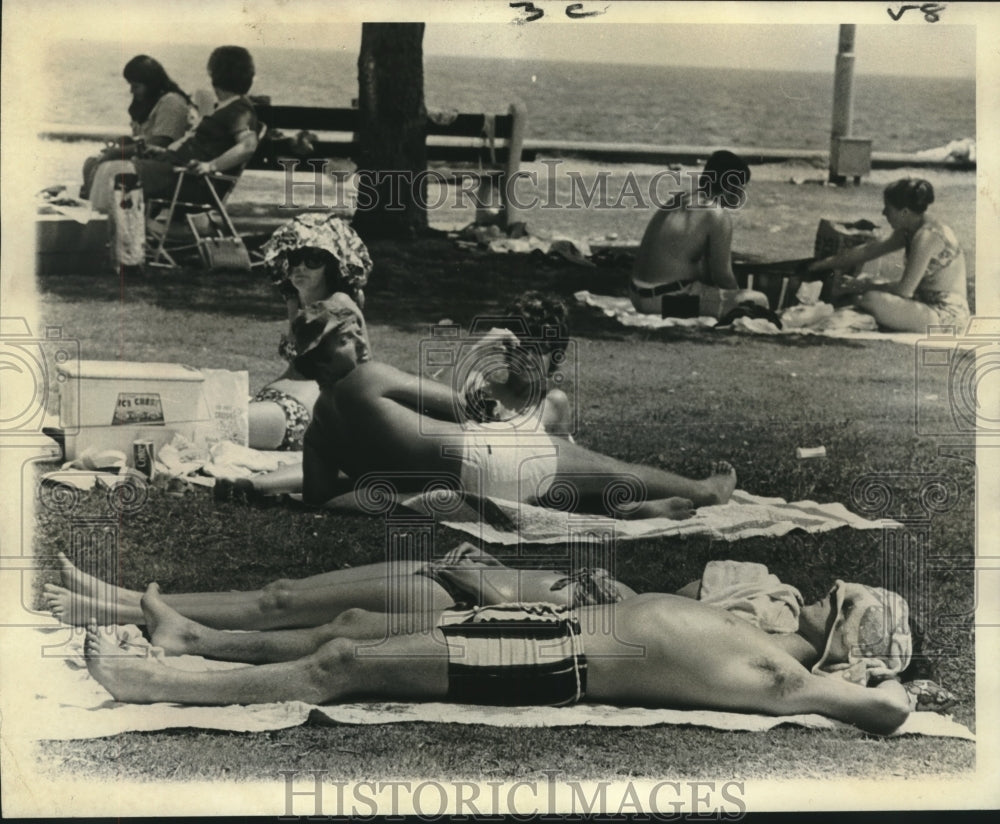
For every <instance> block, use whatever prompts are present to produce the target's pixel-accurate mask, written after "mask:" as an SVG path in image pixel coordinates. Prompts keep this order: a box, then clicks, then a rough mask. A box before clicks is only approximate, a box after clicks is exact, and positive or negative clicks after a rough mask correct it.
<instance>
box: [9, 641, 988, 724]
mask: <svg viewBox="0 0 1000 824" xmlns="http://www.w3.org/2000/svg"><path fill="white" fill-rule="evenodd" d="M125 629H128V630H129V631H130V632H131V633H132V634H137V633H138V628H137V627H128V628H125ZM20 643H21V644H23V645H24V650H23V655H24V657H23V658H22V659H21V660H25V661H33V662H37V663H36V664H35V665H34V666H31V667H25V669H26V670H28V671H29V672H27V673H26V674H25V676H26V677H25V683H24V688H23V690H22V695H21V696H20V698H21V701H22V706H21V707H20V708H19V709H22V710H23V711H22V712H19V713H18V717H17V719H16V722H17V724H18V725H20V726H21V727H22V728H23V729H22V730H20V732H21V734H22V735H24V737H30V738H31V739H33V740H41V739H56V740H73V739H84V738H101V737H104V736H109V735H116V734H117V733H120V732H127V731H132V730H139V731H150V730H164V729H175V728H183V727H190V728H195V729H211V730H232V731H238V732H261V731H264V730H278V729H285V728H288V727H296V726H299V725H301V724H305V723H307V722H309V723H318V724H327V725H335V724H392V723H403V722H413V721H422V722H425V723H446V724H485V725H488V726H499V727H567V726H582V725H587V726H605V727H646V726H653V725H663V724H683V725H691V726H699V727H714V728H716V729H721V730H745V731H748V732H751V731H763V730H769V729H772V728H773V727H777V726H780V725H782V724H793V725H796V726H800V727H810V728H813V729H852V727H850V725H848V724H844V723H842V722H839V721H834V720H832V719H829V718H826V717H824V716H821V715H789V716H778V717H774V716H766V715H753V714H749V713H746V714H745V713H736V712H716V711H708V710H657V709H646V708H641V707H612V706H607V705H599V704H578V705H576V706H573V707H492V706H480V705H467V704H444V703H426V704H414V703H407V702H386V701H380V702H366V703H358V702H355V703H349V704H338V705H329V706H315V705H311V704H308V703H304V702H301V701H289V702H280V703H272V704H251V705H247V706H240V705H231V706H225V707H199V706H182V705H180V704H166V703H160V704H122V703H118V702H116V701H114V700H113V699H112V698H111V696H110V695H109V694H108V693H107V691H106V690H105V689H104V688H103V687H102V686H101V685H100V684H98V683H97V682H96V681H95V680H94V679H93V678H91V677H90V674H89V673H88V672H87V669H86V665H85V662H84V660H83V636H82V634H81V632H80V631H79V630H74V629H72V628H69V627H57V628H53V629H39V630H33V631H32V630H26V631H24V632H22V633H20ZM60 644H62V646H61V648H60V649H59V652H58V653H54V654H52V655H48V656H42V657H39V654H38V651H39V648H40V647H46V646H48V647H50V649H51V646H52V645H60ZM57 655H58V656H61V657H56V656H57ZM163 661H164V663H165V665H167V666H172V667H177V668H178V669H186V670H189V671H190V670H195V671H208V670H220V669H233V668H235V667H240V666H243V665H242V664H229V663H225V662H220V661H209V660H207V659H204V658H201V657H199V656H193V655H182V656H178V657H169V658H164V659H163ZM9 721H10V723H14V722H15V719H14V718H11V719H9ZM26 733H30V735H27V734H26ZM893 735H894V736H900V735H931V736H942V737H949V738H963V739H966V740H968V741H974V740H975V735H974V734H973V733H972V732H971V731H970V730H969V729H968V728H966V727H965V726H963V725H961V724H959V723H957V722H955V721H953V720H952V719H951V718H950V717H947V716H942V715H937V714H935V713H931V712H917V713H911V715H910V717H909V719H908V720H907V722H906V723H905V724H904V725H903V726H902V727H901V728H900V729H899V730H897V731H896V732H895V733H893Z"/></svg>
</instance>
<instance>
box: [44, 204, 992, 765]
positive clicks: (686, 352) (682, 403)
mask: <svg viewBox="0 0 1000 824" xmlns="http://www.w3.org/2000/svg"><path fill="white" fill-rule="evenodd" d="M787 188H788V189H789V190H790V191H792V192H793V193H795V196H796V197H798V196H800V195H801V196H802V197H805V196H806V194H805V193H804V192H803V190H804V189H806V188H811V187H796V188H794V189H793V188H792V187H787ZM870 195H871V192H869V193H868V196H869V198H870ZM809 196H810V197H813V198H814V197H815V192H812V193H811V194H810V195H809ZM856 196H857V195H855V194H852V193H851V192H850V191H848V192H847V194H843V195H838V197H843V198H852V199H853V198H854V197H856ZM815 213H816V212H815V206H813V212H812V215H813V216H814V215H815ZM834 216H835V215H834ZM859 216H860V215H859ZM797 220H798V223H796V224H795V225H796V226H797V227H798V228H795V229H794V232H797V233H798V234H796V235H795V237H800V236H803V237H804V236H805V229H804V228H803V227H805V225H806V223H807V222H811V225H812V227H813V229H812V230H813V231H814V229H815V220H814V219H813V217H809V218H808V219H806V218H797ZM800 224H801V225H800ZM969 225H970V226H971V223H970V224H969ZM789 232H792V229H789ZM785 240H787V238H785ZM737 242H739V239H737ZM747 251H751V252H755V253H759V254H767V253H768V250H767V249H765V248H762V247H759V248H748V249H747ZM371 252H372V257H373V259H374V260H375V261H376V268H375V272H374V274H373V276H372V279H371V282H370V288H369V290H368V310H367V312H366V314H367V316H368V318H369V324H370V333H371V338H372V341H373V345H374V348H375V352H376V356H377V357H379V358H380V359H383V360H386V361H388V362H390V363H393V364H395V365H396V366H399V367H401V368H404V369H409V370H411V371H416V370H417V369H418V368H419V362H418V357H417V352H418V351H419V344H420V341H421V340H422V339H423V337H424V336H426V334H427V330H428V326H429V324H431V323H434V322H436V321H438V320H440V319H442V318H449V319H451V320H454V321H456V322H459V323H462V324H468V323H469V322H470V321H471V320H472V318H473V317H474V316H475V315H476V314H477V313H496V312H497V311H498V310H499V309H501V308H502V307H503V306H504V305H505V304H506V303H507V301H508V300H509V299H510V298H511V297H513V296H514V295H515V294H517V293H518V292H520V291H522V290H524V289H527V288H543V289H548V290H551V291H555V292H558V293H560V294H562V295H564V296H566V297H567V298H568V297H569V296H570V295H572V293H573V292H574V291H577V290H579V289H590V290H592V291H596V292H603V293H609V292H618V293H620V292H621V289H622V287H623V284H624V276H625V274H626V273H627V262H624V261H619V262H617V263H608V264H606V265H603V266H598V267H595V268H583V267H578V266H573V265H572V264H569V263H566V262H562V261H559V262H556V261H552V260H549V259H545V258H538V257H503V256H488V255H474V254H469V253H466V252H463V251H460V250H458V249H457V248H455V247H454V246H453V245H452V244H451V243H450V242H448V241H446V240H443V239H431V240H424V241H420V242H417V243H415V244H413V245H410V246H405V247H403V246H397V245H395V244H391V243H382V244H374V245H373V246H372V247H371ZM808 252H809V249H808V248H806V249H804V250H803V249H801V248H800V247H799V245H798V241H797V240H796V241H795V245H794V246H785V247H783V248H780V249H777V250H772V251H771V253H770V254H769V255H768V256H769V257H771V258H772V259H773V258H779V257H796V256H802V255H803V254H808ZM39 287H40V291H41V294H42V312H43V317H44V320H45V323H46V324H49V325H62V326H63V328H64V334H65V335H66V336H69V337H73V338H78V339H79V340H80V343H81V351H82V352H83V354H84V357H86V358H88V359H114V358H118V357H124V358H126V359H128V360H136V361H175V362H182V363H189V364H191V365H195V366H205V367H209V366H210V367H215V368H228V369H247V370H249V372H250V383H251V390H256V389H257V388H259V387H260V386H262V385H263V384H264V383H266V382H267V381H268V380H270V379H272V378H273V377H274V375H275V374H276V372H277V370H278V366H279V364H278V360H277V357H276V345H277V338H278V333H279V331H280V329H281V327H282V308H281V306H280V305H279V302H278V301H277V300H276V299H275V297H274V295H273V293H272V292H271V290H270V288H269V287H268V286H267V284H266V283H265V282H264V281H263V280H262V279H261V278H260V277H259V276H256V275H255V276H245V275H236V274H219V273H217V274H212V275H205V274H199V273H191V272H184V273H179V274H176V275H173V274H171V275H163V276H159V275H156V276H149V277H147V278H145V279H138V280H135V281H128V282H126V283H124V284H120V283H118V282H116V281H112V280H110V279H108V280H102V279H100V278H94V277H73V276H65V277H59V278H48V279H44V280H42V281H40V283H39ZM572 329H573V333H574V336H575V339H576V345H577V353H576V364H577V370H576V372H575V374H574V375H573V376H572V380H571V382H570V383H571V385H570V386H569V387H568V389H569V391H570V394H571V395H572V397H573V398H575V402H576V404H577V409H578V413H579V420H580V426H579V429H578V432H577V436H576V437H577V440H578V441H579V442H580V443H582V444H584V445H585V446H588V447H590V448H593V449H597V450H600V451H605V452H607V453H609V454H612V455H615V456H617V457H620V458H623V459H625V460H630V461H638V462H646V463H651V464H656V465H661V466H665V467H669V468H671V469H673V470H676V471H679V472H681V473H684V474H689V475H694V476H699V475H703V474H705V473H707V471H708V468H709V463H710V461H711V460H712V459H715V458H726V459H728V460H730V461H731V462H732V463H733V464H734V465H735V466H736V468H737V470H738V472H739V476H740V482H739V487H740V488H742V489H745V490H747V491H749V492H752V493H755V494H761V495H775V496H780V497H783V498H786V499H788V500H797V499H803V498H809V499H813V500H817V501H821V502H828V501H839V502H842V503H845V504H846V505H848V506H849V507H850V508H852V509H855V510H857V505H855V504H852V503H851V500H852V499H851V489H852V485H853V484H854V483H855V481H857V480H858V479H859V478H861V477H863V476H866V475H871V474H884V473H894V480H893V483H895V484H897V486H899V488H902V487H904V486H906V487H907V490H908V491H907V492H903V493H901V494H900V495H899V498H898V500H897V504H896V506H897V510H893V511H892V512H891V513H890V514H895V515H897V516H901V515H904V514H905V515H910V516H912V515H914V514H917V510H915V509H914V506H915V503H914V502H915V500H916V498H915V494H916V492H915V489H916V485H919V482H920V478H918V477H917V476H918V475H926V474H931V475H935V474H936V475H944V476H947V477H948V478H949V479H950V480H951V481H952V482H953V483H954V485H955V487H956V488H957V490H958V491H959V495H958V497H957V499H954V500H952V501H950V504H951V506H950V508H949V509H948V510H947V511H946V512H943V513H940V514H936V515H934V516H933V518H931V519H930V520H929V523H928V525H927V528H928V530H929V533H928V541H929V546H930V548H931V549H932V551H933V553H934V554H936V555H940V556H942V557H941V558H939V559H938V560H936V561H935V564H934V567H933V569H931V571H930V574H929V586H928V587H927V588H926V589H925V590H921V591H920V592H921V595H922V602H923V603H924V604H926V608H925V607H921V606H920V605H919V604H914V609H913V611H914V612H915V613H917V615H916V617H917V618H918V619H920V621H921V622H922V623H923V630H924V632H925V637H924V639H923V642H924V643H923V648H924V654H925V656H926V658H927V659H928V661H933V662H936V664H937V667H936V669H937V672H936V677H937V679H938V680H939V682H940V683H942V684H943V685H944V686H945V687H947V688H948V689H950V690H952V691H953V692H954V693H956V694H957V695H958V696H959V697H960V698H961V704H960V705H959V706H958V707H957V708H956V710H955V717H956V719H957V720H959V721H961V722H962V723H964V724H967V725H969V726H974V722H975V683H974V674H975V662H974V654H973V653H974V637H973V621H972V610H973V609H974V606H975V602H974V595H973V575H972V572H971V571H970V570H969V569H968V567H969V563H968V562H969V560H970V559H971V557H972V555H973V552H974V529H973V523H974V517H973V516H974V503H975V501H974V491H975V490H974V469H975V467H974V466H973V465H972V464H971V463H968V462H966V461H964V460H962V459H960V458H955V457H948V456H945V455H942V454H939V452H938V448H937V447H938V441H937V440H936V439H935V438H934V437H931V436H927V435H921V434H918V433H917V431H916V429H915V427H914V403H915V396H914V368H915V367H914V362H915V361H914V354H913V350H912V348H910V347H906V346H901V345H897V344H893V343H881V342H865V343H854V342H839V341H831V340H809V339H805V340H794V339H785V338H779V339H767V338H758V337H748V336H739V335H735V334H732V333H728V332H701V333H691V332H687V331H684V330H662V331H658V332H650V331H639V330H623V329H621V328H618V327H616V326H614V325H613V324H612V323H610V322H609V321H606V320H605V319H603V318H598V317H595V316H593V315H591V314H590V313H589V312H587V311H585V310H583V309H580V308H575V309H574V313H573V318H572ZM917 400H919V401H920V402H921V403H924V404H927V405H928V407H927V408H928V410H929V412H930V413H931V414H933V415H935V416H937V418H936V419H939V420H941V421H942V422H944V421H946V420H947V407H946V406H945V401H944V399H943V398H938V399H937V400H934V399H933V398H927V397H920V398H918V399H917ZM821 444H822V445H824V446H825V447H826V450H827V457H826V458H823V459H817V460H797V459H796V457H795V448H796V447H797V446H817V445H821ZM904 476H905V477H904ZM106 506H107V505H106V503H105V502H104V500H103V497H102V496H100V495H97V494H94V495H91V496H90V497H89V498H87V499H86V501H85V502H84V505H83V511H78V512H77V513H76V514H78V515H80V514H83V515H87V514H90V515H98V514H107V510H106ZM899 507H903V511H898V508H899ZM120 534H121V536H122V538H121V554H122V570H121V573H122V583H123V584H124V585H125V586H128V587H142V586H144V585H145V584H146V583H147V582H148V581H151V580H156V581H159V582H160V584H161V587H162V588H163V590H164V591H167V592H177V591H187V590H199V589H202V590H204V589H223V590H224V589H237V588H238V589H249V588H253V587H256V586H258V585H261V584H264V583H267V582H268V581H271V580H273V579H275V578H278V577H289V576H294V577H298V576H303V575H309V574H313V573H317V572H321V571H325V570H329V569H334V568H337V567H341V566H346V565H352V566H354V565H358V564H362V563H368V562H372V561H377V560H380V559H381V556H382V555H383V536H384V524H383V523H382V522H381V521H379V520H377V519H373V518H368V517H360V516H349V515H344V514H336V513H330V512H314V511H308V510H303V509H296V508H291V507H278V508H272V509H246V508H243V507H238V506H235V505H219V506H216V505H215V504H213V503H212V501H211V497H210V495H209V494H208V493H206V492H204V491H203V490H195V491H191V492H188V493H187V494H184V495H180V496H177V495H172V494H168V493H166V492H164V491H163V490H157V489H154V490H153V491H152V493H151V496H150V499H149V501H148V503H147V504H146V505H145V506H144V507H143V508H141V509H140V510H139V511H138V512H135V513H133V514H129V515H126V516H124V519H123V521H122V523H121V530H120ZM439 534H440V535H441V536H442V540H441V543H440V547H439V548H440V549H442V550H444V549H447V548H450V547H451V546H452V545H454V544H455V543H457V542H458V541H459V540H462V539H463V536H462V535H460V534H458V533H450V532H449V531H448V530H446V529H444V528H441V531H440V532H439ZM67 537H68V529H67V522H66V520H65V519H64V518H60V517H58V516H56V515H54V514H52V513H49V512H45V511H40V514H39V516H38V526H37V529H36V544H37V546H38V547H39V549H44V550H45V553H46V554H48V553H51V552H53V551H55V550H64V551H67V552H70V553H71V555H72V551H71V549H70V548H69V547H68V545H67V543H68V542H67ZM550 549H551V548H549V549H546V550H544V551H538V552H536V551H528V552H526V553H525V554H524V555H523V556H522V557H520V558H510V557H508V556H504V555H503V554H502V553H498V554H499V555H500V557H502V558H505V559H507V560H508V561H510V562H512V563H520V564H523V565H533V564H541V565H545V566H550V565H551V562H550V561H547V560H546V558H547V556H548V555H551V554H554V553H551V552H550ZM885 552H886V550H885V549H884V547H883V538H882V535H881V534H880V533H877V532H859V531H851V530H843V529H842V530H838V531H834V532H831V533H827V534H824V535H814V536H813V535H803V534H789V535H786V536H784V537H782V538H778V539H767V540H764V539H753V540H746V541H740V542H737V543H734V544H727V543H720V542H713V541H711V540H709V539H707V538H701V539H688V540H663V539H655V540H645V541H632V542H626V543H623V544H622V545H620V547H619V550H618V554H617V558H616V569H615V572H616V574H617V575H618V577H619V578H621V579H622V580H623V581H624V582H625V583H627V584H629V585H630V586H633V587H635V588H636V589H638V590H641V591H672V590H675V589H677V588H679V587H681V586H682V585H684V584H685V583H687V582H688V581H691V580H693V579H695V578H698V577H699V576H700V573H701V570H702V568H703V566H704V564H705V562H706V561H708V560H710V559H718V558H734V559H738V560H753V561H759V562H762V563H765V564H767V566H768V567H769V568H770V570H771V571H772V572H774V573H775V574H777V575H778V576H779V577H780V578H781V579H782V580H783V581H786V582H788V583H790V584H793V585H795V586H797V587H799V588H800V589H801V590H802V593H803V595H804V596H805V598H806V600H807V601H809V600H811V599H813V598H816V597H819V596H820V595H821V594H823V593H824V592H825V591H826V589H827V587H828V586H829V584H830V583H831V582H832V581H833V580H834V579H835V578H843V579H845V580H853V581H860V582H863V583H869V584H875V585H879V584H882V583H883V582H884V576H883V558H884V556H885ZM73 557H74V558H75V560H77V561H78V562H79V563H80V564H81V565H82V566H84V567H85V568H86V567H87V566H88V564H89V563H90V562H91V561H92V559H90V558H88V557H87V556H86V555H75V556H73ZM892 559H896V560H898V559H897V558H896V556H892V558H891V559H890V560H892ZM921 572H922V570H918V569H915V568H912V567H911V566H907V567H904V568H902V569H896V570H895V574H897V575H899V576H900V578H901V579H902V580H903V581H905V582H906V583H907V585H908V586H909V585H915V584H914V582H915V581H917V580H918V578H919V576H920V574H921ZM55 578H56V575H55V572H54V571H53V572H52V573H51V574H50V573H46V574H45V575H43V576H42V579H43V580H54V579H55ZM944 613H947V614H948V615H949V616H950V617H949V618H948V619H947V620H936V618H937V617H938V616H940V615H942V614H944ZM39 760H40V763H41V764H42V765H44V766H45V767H46V768H49V766H50V765H52V766H51V768H52V769H53V770H57V771H68V772H71V773H73V774H74V775H80V774H83V775H86V774H100V775H102V776H104V777H123V778H126V777H127V778H134V779H149V780H156V779H159V780H169V779H210V778H227V779H233V780H244V779H247V780H249V779H274V778H277V770H279V769H288V768H295V767H299V768H302V769H305V768H309V769H327V770H329V771H330V774H331V775H333V776H337V777H338V778H343V779H352V778H353V779H365V778H372V777H379V778H382V777H384V778H392V777H401V776H414V775H426V776H435V777H438V778H472V779H476V778H483V779H512V778H521V777H532V776H540V775H541V771H542V770H553V769H554V770H558V771H559V772H560V776H561V777H566V778H581V779H584V778H602V777H603V778H626V777H649V778H654V777H665V778H682V777H704V776H724V777H726V778H732V779H736V780H740V779H744V778H766V777H789V778H791V777H800V778H809V777H830V776H862V775H863V776H866V777H880V776H884V777H886V778H892V777H896V776H903V777H907V778H918V777H920V776H922V775H930V774H935V775H936V774H941V773H963V772H966V771H969V770H972V769H974V762H975V747H974V745H972V744H971V743H969V742H964V741H952V740H945V739H933V738H904V739H894V740H888V741H886V740H877V739H874V738H870V737H867V736H865V735H863V734H861V733H860V732H855V731H851V730H847V731H838V732H835V733H828V732H816V731H806V730H802V729H794V728H779V729H775V730H772V731H770V732H768V733H764V734H751V733H725V732H719V731H715V730H704V729H696V728H679V727H654V728H639V729H627V728H626V729H602V730H597V729H563V730H558V729H541V730H530V731H526V730H518V729H496V728H486V727H465V726H460V725H444V724H442V725H423V724H398V725H386V726H383V727H338V728H336V729H326V728H318V727H306V728H299V729H292V730H286V731H278V732H271V733H262V734H240V735H236V734H229V733H211V732H202V731H191V730H179V731H168V732H159V733H125V734H122V735H118V736H115V737H113V738H109V739H101V740H92V741H80V742H45V743H43V744H42V745H41V747H40V751H39Z"/></svg>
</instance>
